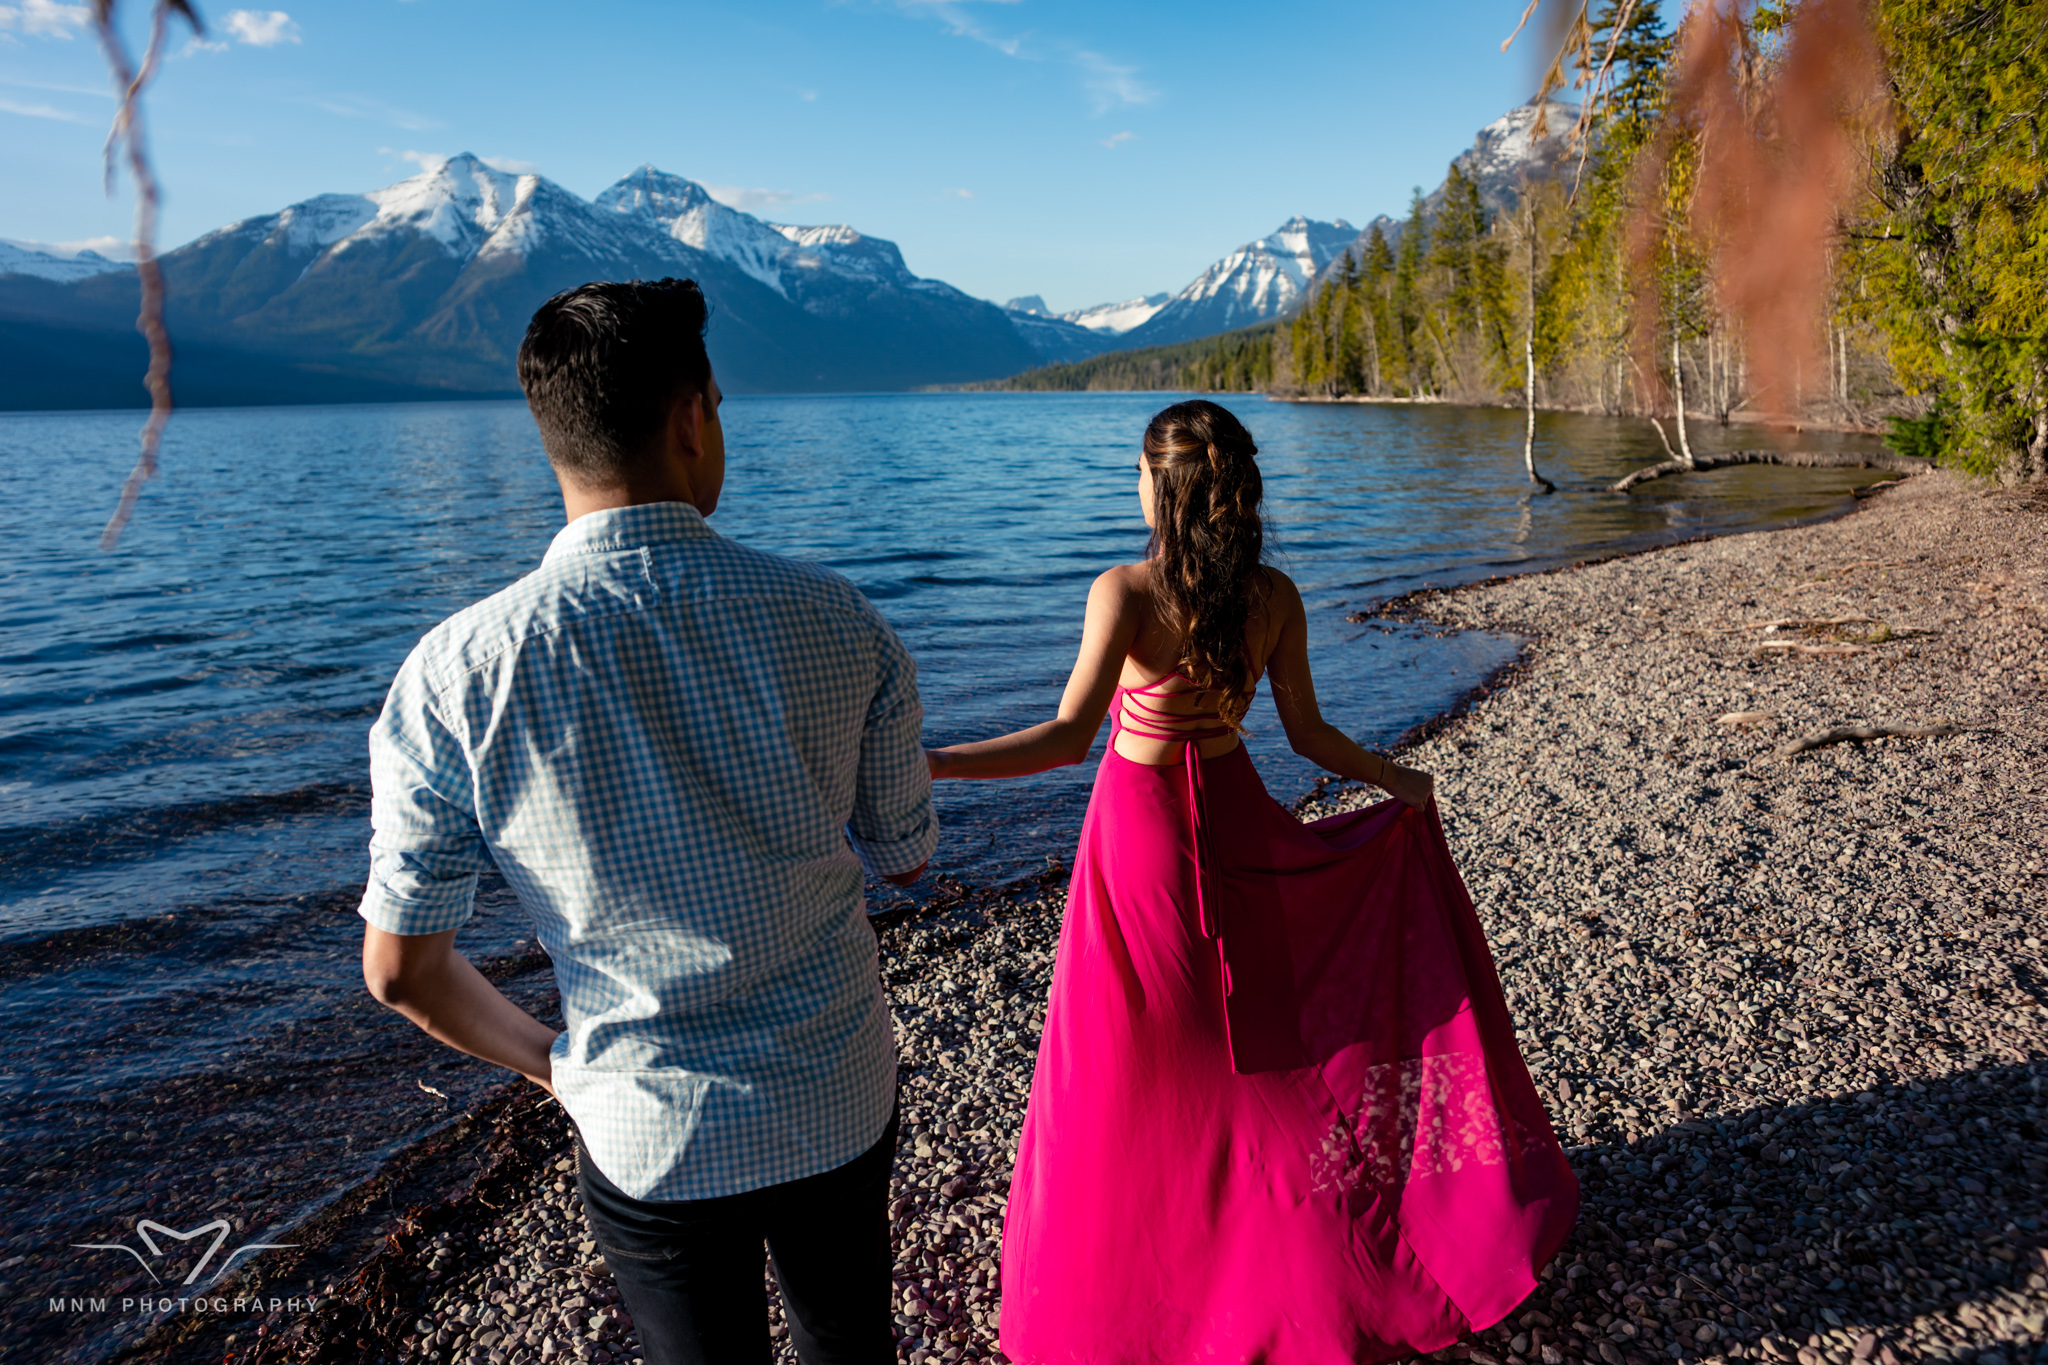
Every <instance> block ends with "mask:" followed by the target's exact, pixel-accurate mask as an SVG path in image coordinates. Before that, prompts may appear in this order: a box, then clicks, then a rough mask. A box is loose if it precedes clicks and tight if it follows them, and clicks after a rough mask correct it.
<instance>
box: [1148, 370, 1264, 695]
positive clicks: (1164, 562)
mask: <svg viewBox="0 0 2048 1365" xmlns="http://www.w3.org/2000/svg"><path fill="white" fill-rule="evenodd" d="M1258 453H1259V448H1258V446H1257V445H1255V444H1253V442H1252V435H1251V433H1250V432H1249V431H1246V430H1245V429H1244V424H1243V423H1242V422H1240V421H1238V420H1237V418H1235V417H1234V416H1232V415H1231V414H1230V412H1229V411H1228V410H1227V409H1225V408H1223V407H1221V406H1219V405H1217V404H1215V403H1211V402H1208V401H1206V400H1204V399H1199V398H1198V399H1194V400H1192V401H1190V402H1186V403H1175V404H1174V405H1173V406H1172V407H1170V408H1166V409H1163V410H1162V411H1161V412H1160V413H1159V414H1158V415H1157V416H1155V417H1154V418H1153V419H1152V421H1151V423H1150V424H1149V425H1148V426H1147V427H1146V428H1145V463H1146V465H1147V467H1148V468H1149V469H1150V470H1151V472H1152V503H1153V522H1154V525H1153V528H1152V546H1151V556H1152V557H1151V564H1152V582H1153V590H1154V592H1155V594H1156V596H1157V600H1158V603H1159V609H1160V614H1161V616H1162V617H1163V618H1164V619H1165V621H1166V622H1167V624H1168V625H1169V626H1171V627H1172V628H1173V629H1174V631H1175V632H1176V633H1178V634H1179V636H1180V638H1181V646H1180V651H1181V652H1180V671H1181V672H1182V673H1183V674H1184V675H1185V676H1186V677H1187V679H1188V680H1189V681H1190V682H1192V683H1194V685H1195V686H1196V687H1199V688H1202V689H1204V690H1214V691H1218V692H1221V693H1223V695H1224V703H1223V705H1222V706H1220V707H1219V708H1218V709H1219V710H1221V711H1222V712H1223V713H1224V715H1226V716H1229V715H1231V714H1232V713H1233V711H1235V710H1238V709H1240V708H1239V707H1238V706H1235V705H1233V703H1238V702H1242V701H1248V700H1249V699H1250V697H1251V692H1252V688H1253V687H1254V685H1255V680H1254V679H1253V677H1252V665H1251V660H1250V658H1249V656H1248V655H1247V652H1246V649H1245V629H1246V626H1247V624H1248V623H1249V621H1250V619H1251V613H1252V608H1253V606H1254V605H1255V603H1256V601H1258V600H1259V599H1260V598H1262V597H1263V594H1264V593H1265V591H1266V579H1265V575H1263V574H1261V573H1260V572H1259V562H1260V558H1261V556H1262V555H1263V553H1264V551H1265V544H1266V528H1265V522H1264V520H1263V517H1262V516H1261V510H1260V504H1261V501H1262V500H1263V498H1264V496H1265V488H1264V485H1263V483H1262V482H1261V480H1260V478H1259V466H1258V463H1257V460H1256V458H1255V457H1256V456H1257V455H1258Z"/></svg>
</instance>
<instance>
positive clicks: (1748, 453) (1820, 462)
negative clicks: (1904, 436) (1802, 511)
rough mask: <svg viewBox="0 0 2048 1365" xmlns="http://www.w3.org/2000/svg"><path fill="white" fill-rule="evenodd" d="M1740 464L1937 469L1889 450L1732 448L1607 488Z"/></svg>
mask: <svg viewBox="0 0 2048 1365" xmlns="http://www.w3.org/2000/svg"><path fill="white" fill-rule="evenodd" d="M1738 464H1780V465H1791V466H1793V467H1795V468H1799V469H1884V470H1889V471H1890V472H1892V473H1894V474H1924V473H1926V472H1927V471H1928V470H1930V469H1932V468H1934V461H1932V460H1919V459H1915V458H1913V457H1912V456H1910V455H1893V454H1891V453H1889V452H1886V451H1874V452H1871V453H1868V454H1859V453H1854V452H1844V451H1836V450H1733V451H1729V452H1728V453H1727V454H1725V455H1695V456H1694V457H1693V461H1692V463H1691V464H1687V463H1686V462H1685V461H1683V460H1666V461H1664V463H1662V464H1653V465H1651V466H1649V467H1648V468H1647V469H1638V470H1637V471H1636V472H1635V473H1633V474H1631V475H1629V476H1628V477H1627V478H1625V479H1622V480H1620V481H1619V482H1617V483H1615V484H1613V485H1612V486H1611V487H1610V488H1609V489H1608V491H1609V492H1611V493H1626V492H1628V490H1629V489H1631V488H1634V487H1635V486H1636V485H1637V484H1639V483H1643V482H1645V481H1647V480H1650V479H1661V478H1663V477H1664V476H1665V475H1666V474H1690V473H1693V472H1694V471H1695V470H1701V469H1721V468H1724V467H1725V466H1728V465H1738Z"/></svg>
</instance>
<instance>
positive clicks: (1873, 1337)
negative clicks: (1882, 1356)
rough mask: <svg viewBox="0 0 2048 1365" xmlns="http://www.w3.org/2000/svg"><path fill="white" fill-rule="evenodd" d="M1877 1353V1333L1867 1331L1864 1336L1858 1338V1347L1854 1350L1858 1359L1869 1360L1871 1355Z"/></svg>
mask: <svg viewBox="0 0 2048 1365" xmlns="http://www.w3.org/2000/svg"><path fill="white" fill-rule="evenodd" d="M1876 1353H1877V1333H1875V1332H1865V1333H1864V1334H1863V1335H1862V1336H1860V1337H1858V1338H1856V1347H1855V1350H1854V1351H1853V1352H1852V1354H1854V1356H1855V1357H1856V1359H1858V1360H1868V1359H1870V1357H1871V1356H1873V1355H1875V1354H1876Z"/></svg>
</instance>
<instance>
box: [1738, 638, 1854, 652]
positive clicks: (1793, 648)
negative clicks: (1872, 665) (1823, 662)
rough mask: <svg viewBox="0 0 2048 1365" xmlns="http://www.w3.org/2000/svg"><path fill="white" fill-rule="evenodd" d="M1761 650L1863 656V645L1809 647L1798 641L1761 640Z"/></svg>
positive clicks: (1758, 646) (1759, 644) (1759, 643)
mask: <svg viewBox="0 0 2048 1365" xmlns="http://www.w3.org/2000/svg"><path fill="white" fill-rule="evenodd" d="M1756 647H1757V648H1758V649H1759V650H1765V649H1780V650H1784V651H1785V652H1786V653H1788V654H1861V653H1863V652H1864V648H1865V647H1864V646H1862V645H1808V644H1801V643H1800V642H1799V641H1797V640H1759V641H1757V645H1756Z"/></svg>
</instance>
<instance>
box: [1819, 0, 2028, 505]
mask: <svg viewBox="0 0 2048 1365" xmlns="http://www.w3.org/2000/svg"><path fill="white" fill-rule="evenodd" d="M1877 12H1878V31H1879V36H1880V38H1881V40H1882V41H1883V43H1884V46H1885V48H1886V51H1887V55H1888V57H1889V59H1890V63H1891V84H1892V93H1893V99H1894V101H1895V103H1896V107H1897V110H1898V114H1899V119H1900V129H1899V132H1898V135H1897V138H1896V141H1895V143H1894V145H1893V147H1892V149H1891V151H1890V155H1889V156H1888V157H1887V159H1886V161H1885V163H1884V164H1883V166H1882V167H1881V168H1880V173H1879V177H1878V198H1879V200H1880V205H1881V207H1880V210H1879V213H1878V215H1877V222H1875V223H1874V224H1871V225H1870V227H1869V230H1867V231H1865V232H1863V233H1861V234H1859V235H1858V239H1857V240H1855V241H1854V243H1853V244H1854V246H1855V248H1856V255H1857V256H1858V257H1859V258H1860V259H1859V260H1857V261H1856V262H1855V265H1856V266H1857V267H1858V268H1859V269H1860V271H1861V272H1862V273H1863V275H1864V276H1865V278H1866V280H1867V282H1868V285H1867V287H1868V289H1869V292H1870V294H1871V295H1872V298H1871V299H1870V302H1869V305H1868V307H1869V311H1870V312H1871V313H1873V314H1874V315H1875V317H1876V319H1877V321H1878V322H1879V323H1880V324H1881V325H1882V326H1883V327H1884V328H1885V330H1886V333H1887V334H1888V336H1889V339H1890V343H1891V356H1892V360H1893V363H1894V365H1895V366H1896V367H1897V369H1898V371H1899V374H1900V375H1901V377H1902V378H1903V379H1904V380H1905V382H1906V383H1907V384H1908V385H1909V386H1910V387H1912V388H1914V389H1917V390H1919V391H1920V392H1923V393H1928V394H1932V395H1933V397H1934V400H1935V403H1936V408H1935V411H1936V413H1937V414H1940V415H1939V416H1937V417H1935V418H1933V419H1932V420H1931V421H1929V422H1928V423H1926V424H1924V430H1922V431H1920V432H1919V433H1918V435H1919V437H1920V438H1921V439H1922V440H1924V442H1925V443H1926V444H1929V445H1931V446H1933V447H1934V448H1936V449H1938V450H1939V451H1940V452H1941V454H1942V456H1943V457H1944V458H1945V459H1948V460H1950V461H1952V462H1954V463H1957V464H1960V465H1962V466H1963V467H1964V468H1966V469H1970V470H1972V471H1974V472H1977V473H1980V474H1998V475H2000V476H2003V477H2006V478H2011V479H2026V478H2033V479H2038V478H2042V477H2048V173H2044V171H2043V169H2042V166H2043V148H2044V147H2048V41H2044V36H2048V3H2044V0H2024V2H2023V3H1994V2H1992V0H1972V2H1971V3H1958V2H1957V0H1881V3H1879V4H1878V6H1877Z"/></svg>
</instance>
